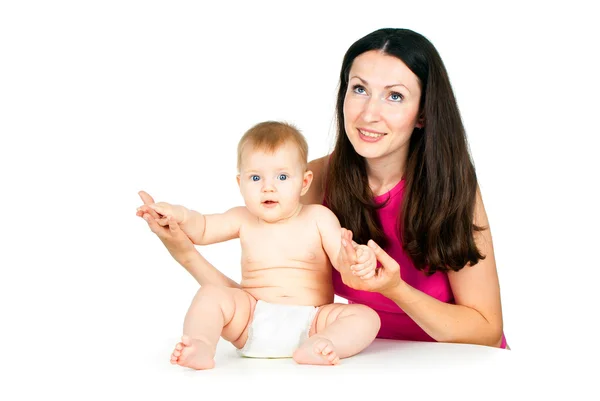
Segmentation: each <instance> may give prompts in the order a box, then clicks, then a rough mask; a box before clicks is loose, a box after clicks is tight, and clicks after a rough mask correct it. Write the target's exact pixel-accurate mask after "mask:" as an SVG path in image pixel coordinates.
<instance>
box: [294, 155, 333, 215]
mask: <svg viewBox="0 0 600 401" xmlns="http://www.w3.org/2000/svg"><path fill="white" fill-rule="evenodd" d="M328 160H329V155H327V156H323V157H320V158H318V159H314V160H311V161H310V162H309V163H308V170H310V171H312V173H313V181H312V184H311V185H310V188H309V189H308V192H306V194H304V196H302V198H301V202H302V203H303V204H305V205H311V204H321V203H323V196H324V195H325V175H326V173H327V162H328Z"/></svg>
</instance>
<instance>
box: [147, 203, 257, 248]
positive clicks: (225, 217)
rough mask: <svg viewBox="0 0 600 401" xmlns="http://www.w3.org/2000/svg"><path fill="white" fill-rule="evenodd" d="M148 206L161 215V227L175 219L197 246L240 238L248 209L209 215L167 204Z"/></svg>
mask: <svg viewBox="0 0 600 401" xmlns="http://www.w3.org/2000/svg"><path fill="white" fill-rule="evenodd" d="M148 206H149V207H150V208H152V209H153V210H155V211H156V212H157V213H158V214H159V215H160V216H159V217H160V219H159V220H158V223H159V224H160V225H162V226H164V225H166V224H168V219H169V218H171V219H174V220H175V221H176V222H177V223H178V224H179V226H180V228H181V230H182V231H183V232H184V233H185V234H186V235H187V236H188V237H189V238H190V240H192V242H193V243H194V244H196V245H208V244H214V243H217V242H223V241H227V240H230V239H233V238H237V237H239V232H240V226H241V224H242V220H243V219H244V218H245V217H246V215H247V210H246V208H245V207H241V206H240V207H234V208H232V209H229V210H227V211H226V212H224V213H218V214H207V215H204V214H202V213H200V212H197V211H195V210H190V209H187V208H185V207H183V206H180V205H171V204H168V203H165V202H159V203H155V204H153V205H148Z"/></svg>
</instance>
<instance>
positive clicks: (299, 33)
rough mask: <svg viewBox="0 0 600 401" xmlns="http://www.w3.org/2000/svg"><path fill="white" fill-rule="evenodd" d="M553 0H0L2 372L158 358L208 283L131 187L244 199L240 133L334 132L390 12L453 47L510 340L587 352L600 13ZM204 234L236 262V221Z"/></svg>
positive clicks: (215, 206)
mask: <svg viewBox="0 0 600 401" xmlns="http://www.w3.org/2000/svg"><path fill="white" fill-rule="evenodd" d="M549 3H550V4H547V2H539V3H538V2H527V1H520V2H515V3H510V2H500V3H498V4H497V5H488V3H487V2H486V3H485V4H486V5H485V6H484V5H481V4H479V2H472V3H467V2H456V1H452V2H440V3H431V2H425V1H412V2H402V1H389V2H387V1H368V2H367V1H363V2H354V1H344V2H339V3H335V5H334V4H333V3H332V4H331V5H330V4H329V2H325V1H319V2H306V1H305V2H301V3H300V2H298V3H295V4H293V5H287V4H286V5H284V4H285V2H271V3H269V2H248V3H247V4H237V3H231V2H220V3H219V4H218V5H215V4H212V5H210V6H203V5H200V2H192V1H189V2H181V1H173V2H158V1H102V2H100V1H98V2H84V1H71V2H67V1H54V2H41V1H40V2H29V1H19V2H8V1H7V2H2V3H1V4H2V5H1V6H0V135H1V142H0V144H1V145H0V180H1V185H0V191H1V192H2V195H1V197H0V205H1V208H0V210H1V211H2V218H1V219H0V221H1V222H2V223H3V230H1V231H0V232H1V234H0V268H1V276H0V277H1V278H0V308H1V321H2V326H3V329H1V331H0V338H1V339H2V341H1V343H0V347H1V350H2V356H0V360H1V362H0V363H1V364H2V365H0V366H2V368H3V371H4V372H5V375H4V376H3V378H2V381H5V380H6V382H8V383H12V384H18V385H19V386H20V387H21V388H22V389H26V390H27V391H30V390H32V391H40V392H44V393H50V392H52V390H53V389H54V390H56V389H61V388H63V389H64V387H63V385H62V384H61V385H59V384H57V383H59V382H61V380H62V379H65V378H77V379H74V380H73V381H72V382H71V384H72V385H76V383H77V380H79V379H81V377H82V376H85V375H87V373H84V372H96V373H94V374H97V375H98V377H101V376H102V374H101V373H98V372H103V371H109V370H114V369H116V367H117V366H118V367H123V366H133V367H135V366H136V365H137V364H141V363H148V360H152V361H153V362H152V363H156V360H157V359H156V358H157V355H158V356H159V358H163V357H164V361H165V363H166V362H167V361H168V353H167V354H166V355H162V354H160V355H159V354H158V353H157V349H160V351H161V352H162V351H163V348H164V349H167V348H169V347H170V346H171V344H174V342H175V341H177V339H178V337H179V336H180V333H181V325H182V322H183V317H184V314H185V312H186V310H187V307H188V305H189V302H190V300H191V298H192V297H193V295H194V293H195V291H196V289H197V285H196V283H195V281H194V280H193V279H192V278H191V276H189V275H188V274H187V273H186V272H185V271H184V269H183V268H181V267H180V266H179V265H177V264H176V263H175V262H174V261H173V260H172V259H171V258H170V256H169V254H168V253H167V251H166V250H165V249H164V248H163V247H162V245H161V244H160V242H159V240H158V239H157V238H156V237H155V236H154V235H153V234H152V233H151V232H150V231H149V229H148V228H147V225H146V223H145V222H144V221H143V220H141V219H140V218H138V217H136V216H135V209H136V207H137V206H139V205H140V200H139V198H138V196H137V191H139V190H142V189H143V190H146V191H147V192H149V193H150V194H151V195H153V196H154V197H155V198H156V200H164V201H168V202H172V203H181V204H184V205H186V206H188V207H192V208H195V209H197V210H199V211H202V212H205V213H212V212H218V211H222V210H225V209H226V208H229V207H231V206H234V205H238V204H240V203H241V197H240V196H239V193H238V189H237V185H236V183H235V157H236V155H235V151H236V145H237V141H238V139H239V137H240V136H241V135H242V133H243V132H244V131H245V130H246V129H248V128H249V127H250V126H251V125H253V124H255V123H256V122H259V121H262V120H266V119H279V120H286V121H289V122H292V123H294V124H296V125H297V126H298V127H299V128H300V129H301V130H302V132H303V133H304V134H305V135H306V137H307V139H308V142H309V145H310V153H309V158H311V159H312V158H317V157H320V156H322V155H325V154H327V153H328V152H329V151H330V150H331V147H332V144H333V138H334V102H335V94H336V89H337V83H338V82H337V78H338V74H339V71H338V69H339V67H340V65H341V60H342V57H343V55H344V52H345V51H346V49H347V48H348V46H350V45H351V44H352V43H353V42H354V41H355V40H357V39H358V38H360V37H362V36H363V35H365V34H367V33H369V32H371V31H372V30H375V29H377V28H381V27H405V28H411V29H414V30H416V31H418V32H420V33H422V34H424V35H425V36H426V37H428V38H429V39H430V40H431V41H432V42H433V44H434V45H435V46H436V47H437V49H438V51H439V52H440V54H441V56H442V58H443V60H444V62H445V64H446V67H447V69H448V73H449V75H450V79H451V83H452V85H453V88H454V90H455V93H456V96H457V98H458V102H459V107H460V110H461V113H462V116H463V118H464V123H465V126H466V129H467V134H468V139H469V141H470V146H471V150H472V154H473V158H474V161H475V165H476V168H477V173H478V177H479V180H480V186H481V189H482V193H483V197H484V203H485V205H486V208H487V211H488V215H489V219H490V223H491V227H492V234H493V239H494V245H495V249H496V261H497V266H498V273H499V276H500V283H501V291H502V302H503V311H504V322H505V332H506V336H507V338H508V341H509V344H510V346H511V347H512V349H513V352H520V353H524V354H528V355H530V356H534V358H532V359H531V360H532V361H534V362H533V363H534V365H532V366H530V367H527V369H528V370H529V369H531V372H530V374H532V375H536V374H539V371H540V369H546V370H548V369H549V370H555V371H562V370H565V369H566V370H569V371H571V372H572V371H573V370H577V369H581V368H578V366H579V363H582V362H581V361H585V360H587V359H590V358H591V360H592V361H594V359H593V358H594V355H597V354H596V352H597V348H596V346H595V343H597V331H594V330H592V328H591V327H592V324H596V323H595V321H596V320H597V318H598V312H597V305H598V302H597V296H596V295H594V293H595V291H596V289H597V287H598V279H599V278H600V275H599V273H598V269H599V268H600V262H599V258H598V256H597V253H596V251H597V250H598V240H599V239H600V238H599V235H598V223H599V219H598V206H597V203H598V201H597V198H596V196H595V195H594V194H595V193H596V185H597V175H598V172H599V171H600V169H599V166H598V156H597V153H598V150H597V147H595V146H597V144H598V139H597V138H598V135H599V134H600V129H599V128H598V117H597V115H598V106H600V104H599V102H598V93H599V90H600V87H599V79H598V71H599V70H600V65H599V63H598V61H597V59H596V57H597V56H596V54H597V52H598V48H597V42H596V40H597V38H598V36H599V35H600V33H599V32H598V29H597V28H594V27H593V26H592V24H594V23H595V17H593V15H594V13H593V12H592V10H591V8H590V7H589V6H587V5H586V4H587V2H577V1H568V2H549ZM202 252H203V254H204V255H205V256H206V257H207V258H208V260H210V261H211V262H212V263H214V264H215V265H216V266H218V267H219V268H220V269H222V271H223V272H225V273H226V274H228V275H229V276H230V277H232V278H233V279H235V280H237V279H239V276H240V273H239V249H238V243H237V242H235V241H233V242H231V243H226V244H218V245H213V246H210V247H206V248H204V249H202ZM165 344H168V346H165ZM148 355H150V356H148ZM144 358H148V360H147V359H144ZM575 359H577V360H578V361H580V362H577V363H575V364H574V362H573V360H575ZM90 369H91V370H90ZM132 372H135V370H133V371H132ZM536 372H538V373H536ZM130 374H131V372H130ZM498 374H502V372H500V373H498ZM7 375H8V376H7ZM39 375H41V376H39ZM42 376H43V377H46V378H47V379H48V380H47V382H44V383H45V385H44V386H40V385H39V384H37V385H36V384H34V383H40V382H39V379H40V377H42ZM34 377H35V378H36V380H32V378H34ZM30 380H31V381H30ZM28 383H29V384H28ZM107 385H108V384H107ZM23 391H25V390H23ZM61 391H62V390H61Z"/></svg>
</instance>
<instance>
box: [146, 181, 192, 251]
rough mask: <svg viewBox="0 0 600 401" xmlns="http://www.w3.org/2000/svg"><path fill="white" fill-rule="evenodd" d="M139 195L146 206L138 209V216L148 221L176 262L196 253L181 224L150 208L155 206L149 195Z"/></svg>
mask: <svg viewBox="0 0 600 401" xmlns="http://www.w3.org/2000/svg"><path fill="white" fill-rule="evenodd" d="M138 194H139V195H140V198H142V202H144V206H142V207H140V208H138V211H137V213H136V215H137V216H139V217H142V218H143V219H144V220H146V222H147V223H148V227H150V230H151V231H152V232H153V233H154V234H156V236H157V237H158V238H159V239H160V240H161V241H162V243H163V244H164V245H165V247H166V248H167V250H168V251H169V253H170V254H171V255H172V256H173V257H174V258H175V260H177V261H180V259H182V258H184V257H185V256H186V255H187V254H188V253H189V252H196V248H195V246H194V243H193V242H192V241H191V240H190V238H189V237H188V236H187V235H186V234H185V233H184V232H183V231H182V230H181V228H180V227H179V224H177V222H176V221H175V220H174V219H173V218H170V217H163V216H161V215H159V214H158V213H157V212H156V211H155V210H153V209H152V208H150V207H148V205H153V204H154V199H152V197H151V196H150V195H149V194H147V193H146V192H144V191H140V192H139V193H138ZM165 219H166V220H165Z"/></svg>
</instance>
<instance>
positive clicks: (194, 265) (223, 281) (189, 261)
mask: <svg viewBox="0 0 600 401" xmlns="http://www.w3.org/2000/svg"><path fill="white" fill-rule="evenodd" d="M171 256H173V258H174V259H175V260H176V261H177V262H178V263H179V264H180V265H181V266H183V267H184V268H185V269H186V270H187V271H188V273H190V274H191V275H192V277H194V279H196V281H197V282H198V284H200V286H203V285H206V284H213V285H222V286H225V287H232V288H240V285H239V284H238V283H236V282H235V281H233V280H232V279H230V278H229V277H227V276H226V275H224V274H223V273H221V272H220V271H219V270H218V269H217V268H216V267H214V266H213V265H212V264H211V263H210V262H208V261H207V260H206V259H204V257H203V256H202V255H201V254H200V252H198V250H196V249H193V250H189V251H187V252H185V254H177V253H176V252H171Z"/></svg>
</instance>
